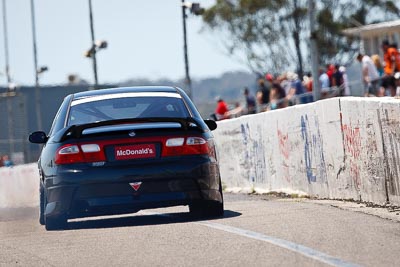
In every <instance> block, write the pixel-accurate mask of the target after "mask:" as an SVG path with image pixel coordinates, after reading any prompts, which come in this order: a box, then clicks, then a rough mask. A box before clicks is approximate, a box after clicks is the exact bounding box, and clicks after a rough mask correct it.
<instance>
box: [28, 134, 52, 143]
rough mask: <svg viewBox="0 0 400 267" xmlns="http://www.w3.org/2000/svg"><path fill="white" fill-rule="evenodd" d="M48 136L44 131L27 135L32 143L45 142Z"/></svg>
mask: <svg viewBox="0 0 400 267" xmlns="http://www.w3.org/2000/svg"><path fill="white" fill-rule="evenodd" d="M48 139H49V138H48V137H47V135H46V133H45V132H41V131H39V132H33V133H31V134H30V135H29V142H31V143H34V144H45V143H46V142H47V140H48Z"/></svg>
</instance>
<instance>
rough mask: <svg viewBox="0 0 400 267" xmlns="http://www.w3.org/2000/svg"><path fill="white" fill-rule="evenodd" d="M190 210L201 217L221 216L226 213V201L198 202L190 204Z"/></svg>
mask: <svg viewBox="0 0 400 267" xmlns="http://www.w3.org/2000/svg"><path fill="white" fill-rule="evenodd" d="M189 212H190V213H191V214H193V215H195V216H201V217H221V216H223V215H224V202H221V203H220V202H214V201H213V202H211V201H207V202H205V201H204V202H198V203H193V204H190V205H189Z"/></svg>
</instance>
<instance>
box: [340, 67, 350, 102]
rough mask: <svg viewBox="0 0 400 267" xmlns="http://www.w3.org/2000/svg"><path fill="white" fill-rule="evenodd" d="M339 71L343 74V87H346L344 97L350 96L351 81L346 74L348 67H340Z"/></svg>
mask: <svg viewBox="0 0 400 267" xmlns="http://www.w3.org/2000/svg"><path fill="white" fill-rule="evenodd" d="M339 71H340V72H341V73H342V74H343V87H344V92H343V95H344V96H349V95H350V86H349V79H348V77H347V73H346V67H345V66H340V67H339Z"/></svg>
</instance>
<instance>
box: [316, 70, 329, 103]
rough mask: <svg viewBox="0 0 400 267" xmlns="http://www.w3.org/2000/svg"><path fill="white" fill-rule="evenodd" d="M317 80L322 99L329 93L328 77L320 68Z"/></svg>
mask: <svg viewBox="0 0 400 267" xmlns="http://www.w3.org/2000/svg"><path fill="white" fill-rule="evenodd" d="M318 80H319V83H320V86H321V98H322V99H324V98H326V97H327V96H328V93H329V76H328V74H326V72H325V71H324V70H323V69H322V68H321V69H320V70H319V78H318Z"/></svg>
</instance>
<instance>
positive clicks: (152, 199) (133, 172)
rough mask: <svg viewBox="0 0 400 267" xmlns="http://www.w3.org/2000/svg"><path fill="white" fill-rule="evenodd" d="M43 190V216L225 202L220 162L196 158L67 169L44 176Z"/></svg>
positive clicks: (90, 214) (116, 211) (70, 215)
mask: <svg viewBox="0 0 400 267" xmlns="http://www.w3.org/2000/svg"><path fill="white" fill-rule="evenodd" d="M134 182H141V185H140V187H139V188H138V189H137V191H135V189H134V188H133V187H132V186H131V185H130V183H134ZM45 188H46V195H47V203H48V204H47V206H46V210H45V214H46V215H47V216H53V215H58V214H66V215H67V217H68V218H78V217H88V216H98V215H113V214H124V213H132V212H137V211H139V210H141V209H150V208H159V207H169V206H177V205H188V204H191V203H193V202H196V201H216V202H221V203H222V201H223V200H222V195H221V193H220V191H219V189H220V188H221V187H220V178H219V170H218V165H217V164H216V163H214V162H210V161H208V160H204V159H198V158H197V159H193V160H191V161H181V162H177V163H176V164H171V163H168V164H158V165H154V164H151V165H150V164H149V165H143V164H142V165H137V166H132V165H127V166H123V167H121V166H118V167H113V166H112V165H111V166H102V167H100V168H93V166H84V165H82V166H74V168H65V167H63V168H59V170H58V172H57V175H56V176H53V177H48V178H46V180H45Z"/></svg>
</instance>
